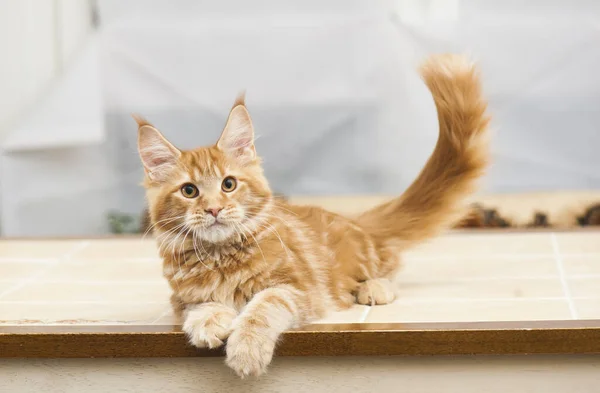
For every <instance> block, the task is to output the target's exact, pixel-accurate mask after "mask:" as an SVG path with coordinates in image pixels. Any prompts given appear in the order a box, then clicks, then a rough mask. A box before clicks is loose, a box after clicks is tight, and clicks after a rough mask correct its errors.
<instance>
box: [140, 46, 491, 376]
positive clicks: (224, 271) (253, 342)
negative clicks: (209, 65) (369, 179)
mask: <svg viewBox="0 0 600 393" xmlns="http://www.w3.org/2000/svg"><path fill="white" fill-rule="evenodd" d="M421 74H422V77H423V79H424V80H425V83H426V84H427V86H428V87H429V89H430V91H431V93H432V94H433V98H434V101H435V104H436V107H437V111H438V117H439V125H440V134H439V139H438V143H437V145H436V147H435V150H434V152H433V154H432V156H431V157H430V158H429V161H428V162H427V164H426V166H425V168H424V169H423V171H422V172H421V174H420V175H419V176H418V178H417V179H416V181H415V182H414V183H413V184H412V185H411V186H410V187H409V188H408V190H407V191H406V192H405V193H404V194H403V195H402V196H401V197H399V198H398V199H395V200H392V201H390V202H388V203H385V204H383V205H381V206H379V207H376V208H374V209H372V210H370V211H368V212H366V213H364V214H362V215H361V216H359V217H358V218H356V219H348V218H345V217H341V216H339V215H336V214H333V213H330V212H327V211H324V210H323V209H320V208H317V207H309V206H293V205H289V204H287V203H286V202H284V201H281V200H278V199H276V198H273V195H272V193H271V190H270V188H269V184H268V182H267V180H266V179H265V177H264V175H263V169H262V167H261V163H260V159H259V157H258V156H257V154H256V151H255V148H254V129H253V126H252V121H251V119H250V115H249V113H248V111H247V109H246V106H245V104H244V99H243V97H240V98H238V100H237V101H236V102H235V105H234V106H233V108H232V109H231V112H230V114H229V118H228V119H227V124H226V125H225V128H224V130H223V132H222V134H221V137H220V138H219V140H218V142H217V143H216V144H215V145H214V146H209V147H203V148H199V149H196V150H190V151H182V150H179V149H177V148H176V147H175V146H173V145H172V144H171V143H169V142H168V141H167V140H166V139H165V138H164V137H163V136H162V135H161V134H160V132H159V131H158V130H157V129H156V128H154V127H153V126H152V125H150V124H148V123H147V122H145V121H144V120H142V119H137V121H138V124H139V141H138V142H139V152H140V156H141V159H142V162H143V164H144V168H145V171H146V178H145V187H146V189H147V198H148V203H149V210H150V215H151V219H152V223H153V225H154V228H155V233H156V234H157V236H158V241H159V250H160V254H161V256H162V258H163V259H164V275H165V277H166V278H167V279H168V281H169V284H170V286H171V288H172V289H173V295H172V299H171V301H172V304H173V307H174V309H175V311H176V313H177V315H178V316H180V317H181V318H182V322H183V331H184V332H185V333H186V335H187V336H188V338H189V340H190V342H191V343H192V344H193V345H195V346H197V347H209V348H215V347H218V346H220V345H222V344H223V342H224V340H225V339H227V347H226V353H227V357H226V363H227V364H228V365H229V366H230V367H231V368H232V369H233V370H235V372H236V373H237V374H239V375H240V376H242V377H244V376H248V375H260V374H262V373H264V372H265V370H266V368H267V366H268V365H269V363H270V362H271V359H272V357H273V350H274V348H275V344H276V342H277V339H278V338H279V336H280V335H281V333H282V332H284V331H285V330H287V329H290V328H294V327H298V326H301V325H304V324H306V323H308V322H310V321H313V320H315V319H318V318H321V317H323V316H325V315H326V314H327V313H328V312H330V311H334V310H339V309H344V308H348V307H350V306H351V305H352V304H354V303H360V304H387V303H390V302H391V301H393V300H394V289H393V284H392V281H391V280H392V278H393V276H394V274H395V273H396V271H397V270H398V269H399V266H400V253H401V252H402V251H403V250H405V249H407V248H408V247H410V246H412V245H414V244H415V243H417V242H419V241H422V240H424V239H427V238H430V237H432V236H434V235H435V234H437V233H438V232H440V230H442V229H445V228H447V227H449V226H450V225H452V224H453V223H454V222H455V221H457V220H458V219H460V218H461V217H462V214H463V213H464V210H463V208H464V207H465V206H464V203H463V202H464V199H465V197H466V196H468V195H469V194H470V193H471V192H472V190H473V188H474V183H475V180H476V179H477V178H478V177H479V176H480V175H481V174H482V172H483V170H484V168H485V166H486V162H487V148H486V146H487V145H486V129H487V125H488V116H487V115H486V113H485V111H486V102H485V101H484V99H483V98H482V96H481V92H480V83H479V80H478V76H477V72H476V70H475V68H474V66H473V65H471V64H470V63H469V62H468V61H467V60H465V59H463V58H462V57H459V56H455V55H442V56H435V57H432V58H431V59H429V60H428V61H427V62H426V63H425V64H424V65H423V67H422V68H421Z"/></svg>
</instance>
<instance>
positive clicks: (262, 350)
mask: <svg viewBox="0 0 600 393" xmlns="http://www.w3.org/2000/svg"><path fill="white" fill-rule="evenodd" d="M274 350H275V341H273V340H271V339H269V338H268V337H267V336H266V335H264V334H263V335H261V334H260V333H259V332H254V331H251V330H250V331H248V330H245V329H244V330H241V329H236V330H234V331H233V333H232V334H231V336H230V337H229V340H227V358H226V360H225V363H227V365H228V366H229V367H231V368H232V369H233V371H235V372H236V374H237V375H239V376H240V377H242V378H245V377H248V376H253V377H258V376H260V375H262V374H264V373H265V372H266V371H267V367H268V366H269V363H271V360H272V359H273V352H274Z"/></svg>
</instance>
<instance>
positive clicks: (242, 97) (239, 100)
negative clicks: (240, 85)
mask: <svg viewBox="0 0 600 393" xmlns="http://www.w3.org/2000/svg"><path fill="white" fill-rule="evenodd" d="M238 105H241V106H246V90H242V91H240V92H239V93H238V95H237V97H235V102H234V103H233V106H232V107H231V109H233V108H235V107H236V106H238Z"/></svg>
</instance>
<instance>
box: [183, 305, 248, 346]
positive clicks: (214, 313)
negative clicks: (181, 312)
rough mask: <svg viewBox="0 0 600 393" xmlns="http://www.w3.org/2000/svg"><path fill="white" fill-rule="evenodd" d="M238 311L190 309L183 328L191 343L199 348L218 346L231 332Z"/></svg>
mask: <svg viewBox="0 0 600 393" xmlns="http://www.w3.org/2000/svg"><path fill="white" fill-rule="evenodd" d="M236 316H237V315H236V312H235V310H233V309H225V308H224V309H219V310H212V309H206V310H203V309H200V310H193V311H190V312H189V313H188V315H187V317H186V319H185V322H184V323H183V326H182V330H183V331H184V332H185V334H186V335H187V337H188V339H189V341H190V344H192V345H194V346H196V347H198V348H211V349H213V348H218V347H220V346H221V345H223V341H224V340H225V339H226V338H227V337H228V336H229V334H230V333H231V325H232V323H233V320H234V318H235V317H236Z"/></svg>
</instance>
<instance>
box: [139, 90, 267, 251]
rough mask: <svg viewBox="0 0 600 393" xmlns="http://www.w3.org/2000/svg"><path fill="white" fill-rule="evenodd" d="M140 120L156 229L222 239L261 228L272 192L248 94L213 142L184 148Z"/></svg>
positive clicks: (140, 138) (236, 103)
mask: <svg viewBox="0 0 600 393" xmlns="http://www.w3.org/2000/svg"><path fill="white" fill-rule="evenodd" d="M136 121H137V122H138V126H139V129H138V150H139V153H140V158H141V160H142V164H143V165H144V169H145V172H146V177H145V182H144V185H145V187H146V190H147V192H146V194H147V198H148V205H149V210H150V216H151V217H152V221H153V224H154V228H155V230H156V229H158V232H162V233H167V232H169V234H171V235H173V236H175V235H176V234H180V235H182V236H183V235H185V234H186V233H187V236H191V235H194V236H195V237H196V238H198V239H201V240H203V241H206V242H211V243H223V242H227V241H228V240H230V239H235V238H238V236H239V234H240V233H245V234H246V235H248V234H249V233H248V232H252V231H255V230H256V229H257V226H259V225H260V220H261V217H262V215H264V214H266V210H267V209H268V206H269V205H270V203H271V201H272V193H271V190H270V188H269V185H268V183H267V181H266V179H265V177H264V175H263V169H262V166H261V162H260V159H259V157H258V156H257V154H256V149H255V148H254V128H253V125H252V120H251V118H250V114H249V113H248V110H247V109H246V106H245V103H244V97H243V95H241V96H240V97H238V99H237V100H236V102H235V104H234V106H233V108H232V109H231V112H230V113H229V117H228V119H227V123H226V125H225V128H224V129H223V132H222V133H221V136H220V138H219V140H218V141H217V142H216V143H215V144H214V145H213V146H208V147H201V148H198V149H195V150H187V151H186V150H180V149H178V148H176V147H175V146H174V145H173V144H171V143H170V142H169V141H167V139H166V138H165V137H164V136H163V135H162V134H161V133H160V132H159V131H158V130H157V129H156V128H155V127H153V126H152V125H151V124H149V123H147V122H146V121H144V120H143V119H140V118H136Z"/></svg>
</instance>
